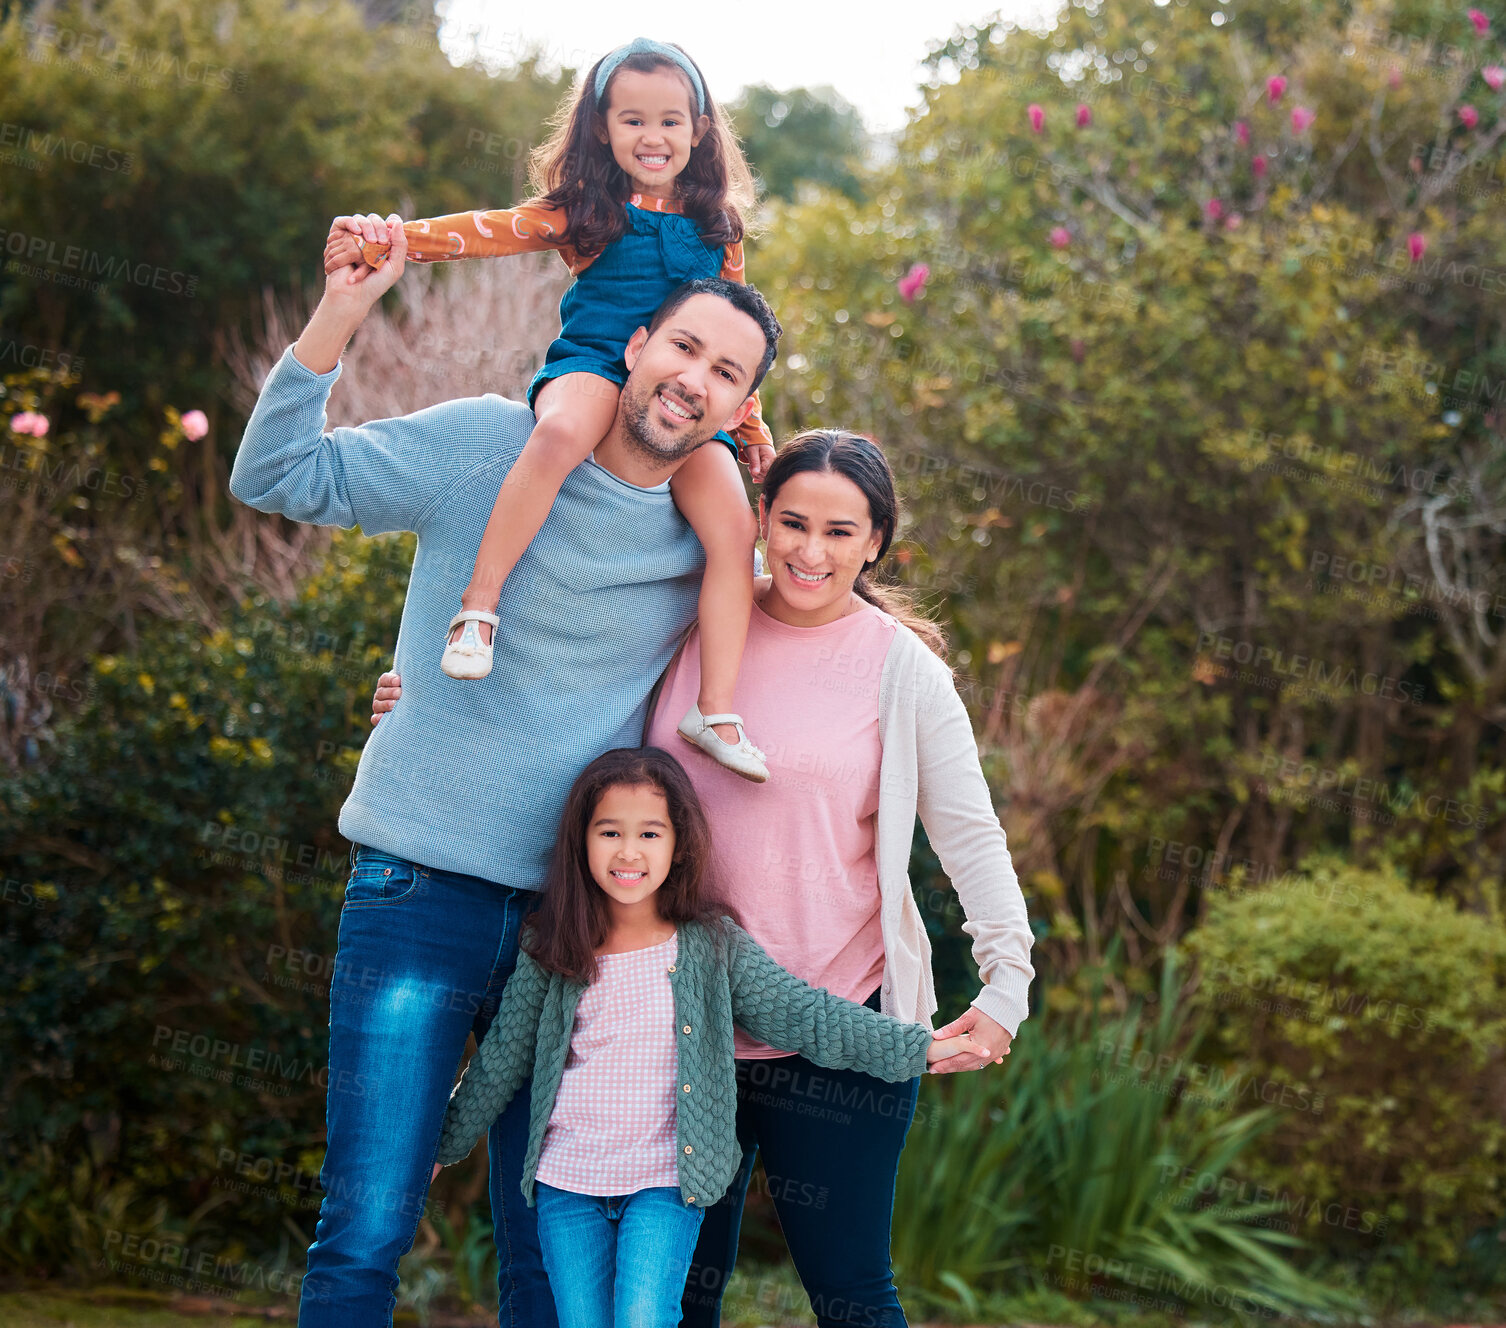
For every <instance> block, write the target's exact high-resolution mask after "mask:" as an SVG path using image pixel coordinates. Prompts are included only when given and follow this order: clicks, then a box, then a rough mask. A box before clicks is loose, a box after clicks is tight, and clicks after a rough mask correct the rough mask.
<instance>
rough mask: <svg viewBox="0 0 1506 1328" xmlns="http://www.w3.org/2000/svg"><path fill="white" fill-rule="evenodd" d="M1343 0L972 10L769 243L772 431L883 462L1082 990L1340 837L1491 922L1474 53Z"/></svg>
mask: <svg viewBox="0 0 1506 1328" xmlns="http://www.w3.org/2000/svg"><path fill="white" fill-rule="evenodd" d="M1368 14H1369V11H1364V10H1355V11H1352V12H1351V11H1348V10H1344V11H1336V10H1326V9H1323V8H1321V7H1320V8H1316V9H1314V8H1306V9H1304V8H1301V7H1298V6H1291V5H1282V4H1276V3H1271V4H1254V5H1249V6H1244V7H1242V8H1241V9H1240V10H1238V11H1237V12H1232V13H1231V12H1230V11H1228V10H1226V9H1224V8H1223V7H1221V6H1207V5H1197V4H1170V5H1156V4H1154V3H1142V4H1134V5H1129V6H1113V7H1103V6H1098V5H1096V4H1073V5H1071V6H1069V7H1067V8H1066V9H1064V10H1063V11H1062V13H1061V14H1060V16H1059V17H1058V19H1057V20H1056V21H1055V23H1054V24H1052V25H1051V26H1050V27H1048V28H1047V29H1045V30H1043V31H1041V32H1038V33H1036V32H1026V31H1019V30H1015V29H1012V28H1009V27H1008V26H1007V25H1004V24H993V25H983V27H982V28H980V29H978V30H976V31H975V30H972V29H969V30H968V31H967V32H966V33H964V34H961V35H959V36H958V37H957V38H956V39H954V40H953V41H951V42H949V43H945V44H943V45H942V46H941V47H940V48H939V49H938V50H937V52H936V54H935V57H934V59H933V65H934V67H935V70H936V73H937V76H938V77H937V78H936V80H935V86H934V87H933V88H931V89H930V90H929V91H928V93H927V96H926V105H925V107H924V110H923V112H922V113H920V114H919V115H917V116H916V117H915V119H914V120H913V121H912V123H911V124H910V126H909V127H908V129H907V130H906V131H905V133H904V134H903V135H902V136H901V140H900V144H899V155H898V159H897V162H896V164H895V165H894V167H893V169H892V170H890V171H889V172H888V173H887V174H885V175H883V176H882V177H881V178H880V179H879V180H877V181H876V182H875V183H874V185H873V187H872V199H871V202H868V203H866V204H853V203H851V202H849V201H847V200H845V199H841V198H838V197H834V196H831V195H828V196H826V197H823V198H820V199H817V200H813V201H802V202H797V203H795V204H791V205H787V206H785V207H783V208H782V209H780V210H779V211H778V212H777V214H776V217H775V221H774V224H773V225H772V226H771V227H770V234H769V237H768V239H766V241H765V242H764V245H763V248H762V250H761V253H760V256H759V265H760V270H762V271H766V272H769V273H772V274H774V275H773V276H772V278H771V280H770V282H769V288H770V295H771V299H773V301H774V303H775V305H776V307H777V308H778V309H779V311H780V315H781V318H782V319H783V320H784V323H785V327H786V329H787V331H788V337H787V342H786V347H785V351H784V354H783V355H782V356H781V360H780V363H779V365H778V366H776V369H775V371H774V374H773V376H772V378H773V381H772V383H771V387H770V390H769V394H768V395H769V400H770V411H771V415H772V418H773V419H774V420H775V422H776V424H777V425H779V426H780V428H781V429H789V428H795V427H800V426H802V425H805V424H813V423H826V422H830V421H833V420H836V421H840V422H842V423H844V424H849V425H852V426H854V427H859V428H863V429H866V430H869V431H871V432H873V433H874V434H875V435H876V436H877V437H878V438H880V439H881V440H882V441H884V442H886V443H887V444H888V447H889V451H890V453H891V455H892V456H893V458H894V461H895V464H896V468H897V470H898V471H899V472H900V476H901V480H902V483H903V485H904V487H905V490H906V493H907V496H908V499H909V504H910V509H911V524H910V526H909V528H908V530H907V532H906V533H907V535H908V536H909V542H908V543H902V544H901V546H900V547H899V549H898V557H899V559H900V561H901V564H902V567H903V569H904V576H905V578H906V579H907V580H908V581H909V582H910V583H911V584H912V585H914V586H916V587H917V588H918V589H920V590H922V591H928V592H931V593H932V594H934V595H935V596H936V597H937V601H938V603H940V604H942V605H944V607H945V610H946V612H947V615H948V616H949V618H950V621H951V627H952V630H953V633H954V637H955V640H956V644H957V646H958V656H957V658H958V661H959V663H960V664H961V666H962V668H963V671H964V673H965V674H966V675H968V679H967V680H968V682H969V683H970V685H971V687H972V698H973V700H974V702H975V704H976V706H977V709H978V713H979V717H980V720H981V722H982V725H983V733H984V737H985V740H986V743H987V745H988V747H989V749H990V764H991V773H992V774H993V775H994V777H995V779H996V785H997V787H998V788H999V791H1000V796H1001V799H1002V801H1003V802H1004V803H1005V807H1006V815H1007V824H1008V826H1009V828H1010V833H1011V844H1012V846H1013V847H1014V848H1015V853H1016V862H1017V864H1018V865H1019V866H1020V867H1021V870H1022V875H1023V876H1024V877H1025V878H1026V879H1027V881H1028V882H1029V884H1030V885H1031V887H1032V889H1033V893H1034V898H1035V902H1036V909H1037V912H1038V913H1040V914H1042V915H1044V916H1045V917H1046V918H1048V919H1049V920H1050V922H1051V926H1052V933H1051V935H1050V936H1049V937H1048V938H1047V939H1046V941H1045V942H1044V944H1043V947H1042V952H1043V954H1044V955H1046V956H1047V957H1048V960H1049V961H1051V962H1054V963H1058V964H1060V965H1061V966H1063V967H1064V969H1065V971H1068V972H1071V971H1073V970H1075V969H1076V968H1077V967H1078V966H1079V965H1081V964H1083V963H1084V962H1088V963H1092V962H1096V961H1097V959H1098V958H1099V957H1100V956H1101V955H1102V954H1103V952H1104V948H1105V943H1106V940H1107V938H1108V936H1109V935H1112V934H1116V933H1117V934H1121V935H1122V936H1123V938H1124V940H1125V942H1126V944H1127V946H1128V953H1129V955H1130V957H1131V958H1132V959H1135V960H1142V959H1145V958H1148V957H1153V956H1154V955H1155V954H1157V953H1159V951H1160V950H1161V948H1163V947H1164V946H1165V945H1166V944H1167V943H1169V942H1170V941H1171V940H1172V939H1173V938H1174V937H1175V936H1176V935H1177V934H1178V933H1179V932H1180V931H1181V930H1183V929H1184V928H1185V927H1186V926H1188V925H1189V924H1190V923H1191V922H1192V920H1193V919H1194V918H1195V916H1196V913H1197V909H1198V907H1199V903H1198V900H1199V897H1200V893H1201V891H1202V889H1203V887H1204V886H1206V885H1207V884H1209V883H1210V882H1216V881H1217V880H1218V879H1220V878H1221V877H1222V875H1224V874H1225V873H1226V871H1227V868H1228V866H1229V864H1231V863H1232V862H1235V861H1240V860H1246V861H1250V862H1253V863H1254V864H1256V866H1257V867H1258V869H1259V870H1262V871H1264V872H1267V873H1272V872H1275V871H1277V870H1279V868H1280V867H1281V866H1282V865H1283V864H1286V863H1290V862H1293V861H1295V860H1297V859H1298V858H1299V857H1300V856H1301V855H1302V854H1303V853H1304V852H1306V851H1308V850H1310V849H1312V848H1316V847H1321V846H1324V845H1344V846H1347V847H1349V848H1350V849H1352V850H1353V851H1356V852H1359V853H1371V852H1377V851H1379V850H1380V849H1381V848H1382V847H1394V848H1396V849H1397V850H1399V851H1400V852H1402V853H1403V855H1404V856H1405V860H1406V865H1407V868H1408V870H1409V871H1411V872H1412V873H1414V874H1415V875H1416V876H1417V878H1418V879H1419V880H1426V881H1430V882H1432V883H1433V884H1434V886H1435V887H1437V888H1442V889H1447V890H1450V891H1452V892H1453V893H1454V894H1455V896H1456V897H1457V898H1459V899H1460V900H1462V901H1464V902H1465V903H1466V904H1467V905H1468V906H1470V907H1472V908H1475V909H1478V910H1481V911H1484V912H1489V911H1492V910H1498V909H1499V907H1500V904H1501V899H1500V895H1499V882H1500V880H1501V878H1502V876H1503V874H1506V873H1503V862H1506V806H1503V801H1502V798H1501V789H1500V784H1501V780H1500V775H1499V768H1500V766H1501V764H1502V757H1503V754H1506V746H1503V736H1506V635H1503V633H1502V632H1501V631H1500V630H1499V629H1500V627H1501V624H1502V614H1503V612H1506V598H1502V592H1503V591H1506V580H1503V575H1502V573H1501V572H1500V568H1501V567H1502V566H1503V565H1506V542H1503V538H1502V534H1501V532H1502V531H1503V530H1506V520H1503V513H1506V448H1503V444H1502V440H1501V436H1500V430H1501V425H1502V416H1501V414H1500V412H1499V410H1498V409H1497V403H1496V401H1495V400H1494V396H1495V392H1496V389H1495V388H1493V387H1490V386H1488V385H1489V384H1492V383H1499V381H1500V375H1499V373H1498V372H1496V371H1495V370H1493V369H1491V366H1492V365H1493V364H1495V363H1499V362H1502V361H1503V360H1506V344H1503V342H1506V338H1503V328H1502V316H1501V305H1500V301H1499V300H1497V299H1494V298H1493V295H1494V293H1495V292H1494V290H1493V289H1492V285H1493V283H1496V284H1499V283H1502V282H1506V278H1501V277H1500V276H1499V275H1497V276H1495V277H1494V278H1492V277H1491V276H1490V275H1489V274H1491V273H1496V274H1500V273H1501V272H1502V271H1506V261H1503V260H1506V253H1503V245H1506V237H1503V234H1502V232H1501V229H1500V227H1499V226H1498V225H1493V224H1492V223H1491V218H1492V216H1493V204H1492V202H1491V200H1490V198H1489V196H1488V195H1486V196H1481V195H1480V194H1479V192H1478V188H1477V185H1471V184H1468V183H1467V182H1469V181H1471V180H1473V181H1476V182H1478V181H1481V180H1484V179H1490V178H1494V179H1499V178H1500V175H1501V173H1502V170H1503V163H1502V155H1501V152H1500V138H1501V135H1502V133H1503V132H1506V130H1503V126H1502V123H1501V122H1500V120H1499V118H1498V109H1499V105H1500V96H1499V94H1498V93H1497V92H1495V91H1494V90H1493V89H1492V88H1491V87H1490V85H1489V80H1488V79H1487V78H1486V77H1485V75H1484V74H1483V73H1482V72H1481V70H1482V68H1489V66H1490V62H1491V61H1493V60H1495V59H1497V58H1498V56H1499V42H1498V41H1497V40H1496V38H1494V37H1493V36H1492V37H1489V38H1487V39H1481V38H1478V37H1476V35H1475V33H1474V31H1473V28H1472V27H1471V24H1470V22H1469V21H1468V19H1467V18H1466V17H1465V16H1464V14H1463V13H1462V12H1455V11H1453V10H1444V9H1443V8H1442V7H1419V8H1415V9H1411V10H1398V11H1391V17H1390V19H1389V26H1388V27H1385V28H1379V27H1377V26H1374V25H1375V23H1376V22H1377V20H1374V19H1371V18H1369V17H1367V15H1368ZM1210 19H1211V20H1213V21H1210ZM1366 24H1370V25H1371V26H1365V25H1366ZM1429 35H1431V36H1430V41H1429V40H1428V39H1429ZM1411 38H1415V39H1416V40H1415V42H1413V43H1412V44H1410V45H1409V44H1408V40H1410V39H1411ZM1430 43H1431V44H1430ZM1445 43H1447V45H1445ZM1450 47H1451V48H1452V50H1450ZM1393 48H1399V49H1402V50H1403V51H1408V52H1411V53H1412V54H1411V55H1410V56H1402V57H1398V59H1400V61H1401V62H1402V63H1403V65H1404V67H1403V68H1402V70H1401V71H1400V74H1399V75H1398V74H1394V73H1393V72H1392V69H1391V64H1392V61H1393V57H1392V56H1391V54H1390V52H1391V51H1392V49H1393ZM1277 76H1279V77H1281V78H1284V79H1285V80H1286V86H1285V88H1284V90H1280V89H1279V85H1278V89H1273V88H1272V87H1271V86H1270V85H1269V84H1268V81H1267V80H1268V78H1272V77H1277ZM1492 77H1494V75H1492ZM1276 90H1279V91H1280V95H1279V99H1277V100H1274V101H1273V99H1272V98H1273V91H1276ZM1467 105H1470V106H1473V107H1474V110H1475V113H1476V117H1477V119H1476V124H1475V127H1474V128H1473V129H1468V128H1466V126H1465V123H1464V118H1461V115H1460V111H1461V108H1462V107H1464V106H1467ZM1298 108H1301V110H1302V112H1303V114H1302V115H1301V116H1298V117H1297V119H1296V120H1295V121H1294V119H1293V112H1294V111H1295V110H1297V109H1298ZM1037 115H1038V116H1039V121H1040V123H1039V126H1037V125H1036V123H1035V117H1036V116H1037ZM1311 117H1315V118H1311ZM1465 118H1467V117H1465ZM1419 143H1422V144H1426V145H1434V144H1436V147H1437V151H1436V155H1435V154H1434V152H1433V148H1432V147H1431V146H1429V148H1428V150H1427V151H1426V152H1424V153H1423V154H1422V159H1419V154H1418V149H1417V145H1418V144H1419ZM1257 157H1258V158H1259V159H1260V160H1261V161H1262V162H1263V163H1264V164H1263V166H1262V167H1260V168H1258V169H1257V168H1256V167H1255V166H1254V165H1253V162H1254V161H1255V159H1256V158H1257ZM1413 235H1417V236H1421V237H1422V239H1423V240H1424V241H1425V251H1424V254H1423V255H1422V256H1421V257H1420V258H1416V259H1414V258H1413V256H1412V250H1411V247H1410V244H1409V239H1410V237H1411V236H1413ZM921 264H924V265H925V266H926V267H927V268H928V274H927V277H926V280H925V281H924V283H918V277H919V275H920V274H919V273H918V272H916V273H915V276H913V277H910V279H909V280H907V281H905V282H904V288H903V289H901V284H900V283H901V279H902V278H906V277H907V276H908V274H910V273H912V272H914V271H915V268H916V266H917V265H921ZM917 284H919V287H920V288H919V289H917ZM1460 383H1462V384H1465V385H1466V388H1468V386H1469V385H1473V390H1461V389H1460V388H1459V387H1458V386H1457V384H1460ZM1481 383H1485V384H1487V387H1485V388H1483V389H1482V388H1480V386H1479V385H1480V384H1481ZM1450 385H1454V386H1453V390H1452V391H1450V390H1447V388H1448V387H1449V386H1450ZM1429 522H1432V526H1431V528H1430V527H1429V524H1428V523H1429ZM1430 529H1431V534H1430ZM1430 541H1431V543H1430ZM1430 548H1436V549H1437V550H1438V554H1437V556H1436V557H1433V556H1430V552H1429V550H1430ZM907 560H908V561H907ZM1377 586H1379V587H1380V589H1379V590H1376V589H1375V587H1377ZM1480 606H1483V607H1480ZM1444 735H1447V736H1444ZM1450 808H1454V809H1467V810H1459V811H1458V812H1457V815H1456V814H1454V813H1452V812H1450V810H1449V809H1450ZM1393 827H1394V828H1393ZM1184 850H1190V851H1184ZM1210 864H1212V865H1213V868H1214V869H1213V870H1212V871H1211V872H1210V871H1209V870H1208V868H1209V865H1210ZM1136 980H1138V979H1136Z"/></svg>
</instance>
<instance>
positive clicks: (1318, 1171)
mask: <svg viewBox="0 0 1506 1328" xmlns="http://www.w3.org/2000/svg"><path fill="white" fill-rule="evenodd" d="M1186 947H1187V949H1188V950H1189V951H1190V952H1191V953H1192V954H1193V955H1195V956H1196V957H1197V959H1198V961H1199V964H1200V967H1201V983H1200V986H1199V988H1198V991H1197V995H1196V1000H1197V1003H1198V1005H1199V1007H1201V1008H1202V1009H1204V1010H1207V1011H1210V1012H1217V1013H1218V1015H1219V1027H1218V1031H1217V1034H1216V1040H1217V1043H1218V1045H1219V1046H1220V1047H1221V1048H1222V1049H1223V1051H1224V1052H1225V1053H1227V1055H1228V1056H1229V1057H1230V1058H1231V1060H1232V1061H1234V1062H1236V1063H1237V1064H1239V1065H1240V1066H1246V1067H1249V1068H1250V1069H1251V1070H1252V1071H1253V1073H1254V1074H1255V1075H1256V1076H1257V1077H1261V1076H1263V1077H1264V1078H1265V1079H1266V1080H1268V1081H1272V1082H1276V1081H1279V1082H1281V1083H1283V1084H1285V1085H1290V1086H1292V1087H1293V1088H1294V1089H1296V1090H1299V1091H1305V1092H1306V1093H1308V1094H1310V1095H1311V1096H1310V1099H1309V1100H1310V1102H1311V1103H1312V1105H1313V1109H1312V1110H1306V1111H1283V1112H1281V1113H1280V1115H1279V1121H1278V1124H1277V1125H1276V1127H1275V1128H1274V1129H1272V1130H1271V1131H1270V1132H1269V1133H1268V1134H1266V1135H1264V1136H1263V1137H1262V1138H1261V1140H1260V1142H1259V1143H1258V1144H1257V1146H1256V1148H1255V1150H1254V1151H1253V1153H1252V1155H1251V1159H1250V1161H1251V1164H1252V1166H1253V1167H1254V1170H1255V1173H1256V1176H1257V1178H1258V1179H1259V1180H1261V1181H1262V1183H1265V1184H1269V1185H1271V1186H1276V1187H1280V1188H1281V1189H1283V1190H1287V1191H1290V1192H1293V1193H1295V1194H1298V1195H1302V1196H1304V1197H1305V1201H1306V1202H1305V1203H1304V1209H1305V1217H1306V1221H1307V1223H1308V1225H1309V1226H1310V1227H1311V1229H1312V1232H1313V1234H1315V1235H1316V1234H1320V1233H1321V1234H1322V1235H1323V1239H1324V1242H1325V1244H1328V1245H1330V1246H1332V1247H1335V1248H1338V1249H1342V1248H1343V1247H1344V1244H1345V1241H1346V1232H1345V1230H1344V1228H1343V1226H1342V1225H1341V1226H1338V1227H1335V1226H1334V1225H1333V1224H1331V1223H1327V1224H1325V1209H1326V1206H1327V1205H1330V1204H1337V1205H1340V1206H1341V1207H1342V1208H1344V1209H1358V1210H1360V1211H1375V1212H1379V1213H1382V1214H1384V1215H1385V1217H1386V1218H1387V1219H1388V1220H1389V1222H1390V1223H1392V1224H1393V1230H1394V1234H1395V1236H1396V1237H1397V1238H1398V1239H1400V1240H1402V1241H1404V1242H1406V1243H1407V1244H1408V1245H1410V1246H1412V1247H1413V1248H1414V1249H1415V1250H1416V1251H1417V1252H1418V1253H1420V1254H1422V1255H1423V1256H1424V1257H1431V1258H1433V1259H1437V1260H1445V1261H1450V1262H1451V1261H1453V1260H1454V1259H1455V1258H1456V1257H1457V1256H1458V1255H1459V1253H1460V1250H1461V1247H1462V1245H1463V1243H1464V1241H1465V1240H1466V1239H1467V1238H1468V1237H1469V1236H1470V1234H1471V1233H1472V1232H1473V1231H1474V1230H1475V1229H1476V1228H1478V1227H1479V1226H1481V1225H1482V1224H1483V1223H1485V1222H1487V1221H1489V1220H1490V1219H1492V1218H1494V1217H1497V1216H1499V1215H1500V1214H1501V1212H1502V1181H1503V1178H1506V1154H1503V1146H1506V1124H1503V1120H1502V1112H1501V1101H1502V1096H1501V1094H1502V1091H1503V1089H1506V928H1503V927H1502V924H1501V921H1500V919H1498V918H1492V917H1486V916H1475V915H1471V914H1467V913H1464V912H1461V911H1460V910H1459V909H1458V908H1456V907H1455V906H1454V905H1453V904H1451V903H1448V902H1444V901H1440V900H1438V899H1435V898H1433V897H1432V896H1430V895H1428V894H1425V893H1423V892H1421V891H1418V890H1414V889H1411V888H1410V887H1409V886H1408V885H1407V883H1406V881H1404V880H1403V879H1402V878H1401V876H1400V875H1399V874H1398V873H1397V871H1396V870H1395V869H1393V868H1389V867H1388V868H1382V869H1377V870H1372V871H1364V870H1360V869H1357V868H1355V867H1352V866H1350V865H1348V864H1346V863H1344V862H1343V861H1342V860H1340V859H1337V858H1334V857H1322V858H1318V859H1312V860H1309V861H1308V862H1307V863H1306V864H1305V866H1304V870H1303V871H1302V873H1301V874H1300V875H1299V876H1289V877H1284V878H1282V879H1280V880H1278V881H1277V882H1275V883H1273V884H1271V885H1266V886H1264V887H1262V888H1259V889H1252V890H1240V891H1236V892H1232V893H1227V894H1223V895H1218V894H1215V895H1214V896H1213V898H1212V903H1211V905H1210V908H1209V912H1208V916H1207V918H1206V919H1205V921H1204V922H1203V924H1202V926H1201V927H1199V928H1198V929H1196V930H1195V931H1193V932H1192V933H1191V934H1190V935H1189V936H1188V937H1187V939H1186ZM1349 1243H1350V1244H1351V1246H1352V1245H1353V1241H1352V1239H1350V1240H1349Z"/></svg>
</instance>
